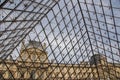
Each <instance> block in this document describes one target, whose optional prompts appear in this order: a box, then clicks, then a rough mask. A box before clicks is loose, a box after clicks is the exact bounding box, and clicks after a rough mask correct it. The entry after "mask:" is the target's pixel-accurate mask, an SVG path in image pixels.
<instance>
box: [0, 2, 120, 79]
mask: <svg viewBox="0 0 120 80" xmlns="http://www.w3.org/2000/svg"><path fill="white" fill-rule="evenodd" d="M119 4H120V0H0V59H1V61H0V64H2V63H4V64H5V66H6V71H9V72H10V74H11V75H12V79H15V78H14V76H13V75H14V74H12V71H11V70H10V68H11V67H10V66H8V65H7V64H10V63H11V64H10V65H16V60H17V57H18V56H19V55H20V50H21V45H22V41H25V43H26V44H27V43H28V42H29V41H38V42H40V43H41V44H42V43H46V48H45V51H47V56H48V58H47V59H48V63H46V64H49V65H48V66H49V67H55V69H56V68H61V67H63V68H64V67H67V66H68V65H71V67H72V68H75V65H77V67H78V69H80V68H81V64H82V62H88V63H87V64H83V65H84V67H86V66H85V65H89V64H90V63H89V62H90V61H91V56H93V55H96V54H100V55H104V56H105V57H106V58H107V61H106V62H107V63H106V67H109V64H111V65H112V69H113V72H115V74H112V76H115V78H114V79H111V78H110V77H111V73H110V72H109V70H110V68H109V69H108V72H107V73H110V75H108V78H109V79H110V80H115V79H116V80H119V79H120V72H117V71H116V70H115V69H116V66H117V67H118V68H120V14H119V13H120V5H119ZM33 45H34V44H33ZM24 46H25V45H24ZM25 48H26V47H25ZM42 48H43V46H42ZM43 49H44V48H43ZM11 58H12V62H9V61H7V60H9V59H11ZM93 61H96V58H93ZM22 63H24V61H23V60H22ZM31 63H32V62H31ZM33 64H35V62H34V63H33ZM36 64H37V63H36ZM54 64H55V65H56V66H54ZM60 64H64V66H61V65H60ZM89 67H90V68H93V67H92V65H90V66H89ZM99 67H104V66H102V65H99ZM99 67H98V66H97V63H95V65H94V68H95V69H96V74H98V79H99V80H100V79H101V77H100V73H99ZM34 68H35V69H36V70H39V68H37V67H34ZM26 69H27V66H26ZM55 69H53V72H54V71H55ZM0 70H1V69H0ZM69 70H70V69H68V70H67V72H69ZM73 71H74V72H73V73H72V74H74V73H75V74H76V75H75V76H76V78H70V80H72V79H75V80H81V79H79V78H78V74H77V73H76V70H75V69H73ZM19 72H20V71H19ZM61 72H62V71H59V72H58V73H57V74H59V73H61ZM67 72H66V73H65V74H67ZM91 72H92V71H91ZM79 73H80V74H82V72H79ZM86 73H87V70H86ZM2 74H4V73H2V72H0V77H2V79H3V80H4V79H5V77H4V76H2ZM21 74H22V73H21ZM33 74H34V72H33ZM50 74H52V71H51V72H50V73H49V75H50ZM103 74H104V73H103ZM49 75H48V76H47V77H46V78H45V79H48V80H50V79H51V80H55V79H56V80H58V79H57V76H58V75H56V76H55V77H53V78H52V77H51V78H50V76H49ZM69 76H72V75H71V74H70V75H69ZM83 77H84V74H83ZM108 78H107V79H108ZM63 79H65V78H64V77H62V78H60V80H63ZM102 79H103V80H107V79H106V78H105V76H104V78H102ZM109 79H108V80H109ZM8 80H9V79H8ZM84 80H87V79H86V78H85V79H84ZM88 80H90V79H88ZM91 80H96V79H94V78H91Z"/></svg>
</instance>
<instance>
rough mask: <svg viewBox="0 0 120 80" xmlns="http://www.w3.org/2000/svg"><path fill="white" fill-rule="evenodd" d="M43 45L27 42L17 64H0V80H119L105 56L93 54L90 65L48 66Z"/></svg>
mask: <svg viewBox="0 0 120 80" xmlns="http://www.w3.org/2000/svg"><path fill="white" fill-rule="evenodd" d="M45 47H46V45H45V44H43V45H41V43H40V42H37V41H30V42H29V43H28V44H24V43H23V45H22V47H21V50H20V55H19V57H18V58H17V59H16V60H13V59H6V60H2V59H1V60H0V80H2V79H3V80H4V79H6V80H10V79H11V80H13V79H16V80H17V79H20V80H27V79H28V80H34V79H37V80H119V79H120V64H117V63H115V64H112V63H108V62H107V59H106V58H105V56H104V55H100V54H95V55H93V56H92V57H91V59H90V64H86V62H85V64H84V62H83V63H82V64H63V63H61V64H57V63H50V62H49V60H48V55H47V52H46V51H45Z"/></svg>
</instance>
